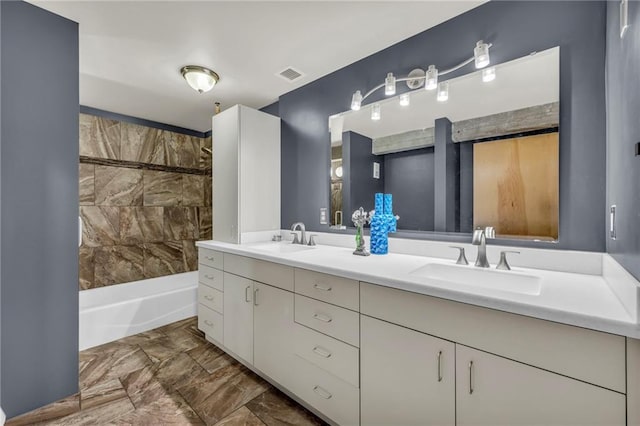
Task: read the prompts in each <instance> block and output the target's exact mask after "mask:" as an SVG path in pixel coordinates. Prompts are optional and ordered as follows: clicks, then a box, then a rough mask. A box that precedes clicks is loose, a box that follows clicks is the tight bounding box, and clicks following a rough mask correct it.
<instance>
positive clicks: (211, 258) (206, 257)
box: [204, 256, 216, 262]
mask: <svg viewBox="0 0 640 426" xmlns="http://www.w3.org/2000/svg"><path fill="white" fill-rule="evenodd" d="M204 258H205V259H207V260H209V261H211V262H213V261H214V260H216V258H215V257H213V256H205V257H204Z"/></svg>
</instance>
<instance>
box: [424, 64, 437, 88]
mask: <svg viewBox="0 0 640 426" xmlns="http://www.w3.org/2000/svg"><path fill="white" fill-rule="evenodd" d="M436 87H438V69H437V68H436V66H435V65H429V68H427V72H426V73H425V83H424V88H425V89H426V90H433V89H435V88H436Z"/></svg>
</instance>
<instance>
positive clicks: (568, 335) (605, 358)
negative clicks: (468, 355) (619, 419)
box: [360, 283, 625, 393]
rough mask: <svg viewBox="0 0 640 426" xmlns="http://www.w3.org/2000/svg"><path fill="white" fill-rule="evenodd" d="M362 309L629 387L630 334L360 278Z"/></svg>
mask: <svg viewBox="0 0 640 426" xmlns="http://www.w3.org/2000/svg"><path fill="white" fill-rule="evenodd" d="M360 310H361V311H362V313H363V314H366V315H368V316H371V317H374V318H379V319H382V320H385V321H388V322H391V323H394V324H399V325H403V326H405V327H408V328H412V329H414V330H418V331H421V332H423V333H427V334H430V335H432V336H437V337H441V338H443V339H447V340H451V341H454V342H457V343H461V344H463V345H467V346H471V347H473V348H477V349H480V350H483V351H486V352H490V353H493V354H496V355H501V356H503V357H505V358H509V359H512V360H515V361H520V362H523V363H525V364H529V365H532V366H534V367H539V368H543V369H545V370H549V371H553V372H556V373H560V374H562V375H565V376H569V377H573V378H576V379H579V380H583V381H585V382H588V383H593V384H596V385H599V386H602V387H605V388H607V389H612V390H615V391H618V392H622V393H624V392H625V339H624V337H622V336H616V335H613V334H608V333H602V332H599V331H594V330H587V329H584V328H580V327H574V326H570V325H565V324H559V323H555V322H551V321H545V320H541V319H537V318H531V317H526V316H523V315H517V314H511V313H507V312H501V311H497V310H494V309H488V308H481V307H478V306H473V305H467V304H464V303H459V302H452V301H449V300H443V299H439V298H436V297H431V296H425V295H421V294H416V293H412V292H408V291H403V290H397V289H392V288H388V287H383V286H378V285H373V284H367V283H361V284H360Z"/></svg>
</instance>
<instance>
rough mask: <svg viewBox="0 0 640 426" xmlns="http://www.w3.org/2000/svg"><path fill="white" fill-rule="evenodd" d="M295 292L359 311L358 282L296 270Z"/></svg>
mask: <svg viewBox="0 0 640 426" xmlns="http://www.w3.org/2000/svg"><path fill="white" fill-rule="evenodd" d="M295 291H296V293H299V294H303V295H305V296H308V297H311V298H314V299H318V300H322V301H324V302H328V303H332V304H334V305H338V306H342V307H344V308H347V309H351V310H353V311H357V310H359V307H360V300H359V299H360V288H359V284H358V281H355V280H350V279H347V278H341V277H336V276H334V275H328V274H321V273H320V272H313V271H307V270H306V269H296V270H295Z"/></svg>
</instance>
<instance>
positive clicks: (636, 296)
mask: <svg viewBox="0 0 640 426" xmlns="http://www.w3.org/2000/svg"><path fill="white" fill-rule="evenodd" d="M602 277H603V278H604V279H605V280H606V281H607V283H609V286H610V287H611V290H613V292H614V293H615V295H616V296H617V297H618V299H619V300H620V302H621V303H622V305H623V306H624V308H625V309H626V310H627V312H628V313H629V315H631V318H634V319H635V321H636V322H638V319H639V318H638V309H639V308H638V307H639V306H640V283H638V281H637V280H636V279H635V278H634V277H633V275H631V274H630V273H629V272H628V271H627V270H626V269H624V267H623V266H622V265H620V264H619V263H618V262H617V261H616V260H615V259H614V258H613V257H612V256H611V255H609V254H608V253H605V254H604V256H603V257H602Z"/></svg>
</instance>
